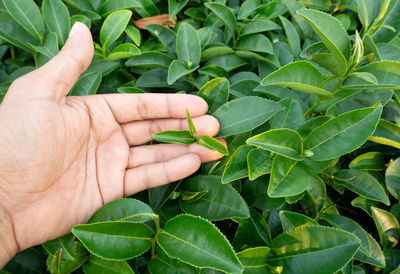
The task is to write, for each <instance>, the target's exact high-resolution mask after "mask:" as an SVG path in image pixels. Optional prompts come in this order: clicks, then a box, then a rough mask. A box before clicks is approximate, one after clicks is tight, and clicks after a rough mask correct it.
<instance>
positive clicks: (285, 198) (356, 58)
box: [0, 0, 400, 273]
mask: <svg viewBox="0 0 400 274" xmlns="http://www.w3.org/2000/svg"><path fill="white" fill-rule="evenodd" d="M160 14H163V15H161V16H157V15H160ZM166 14H167V15H166ZM168 14H169V15H168ZM154 16H156V17H154ZM143 18H145V19H143ZM76 21H80V22H83V23H85V24H87V25H88V26H89V27H90V28H91V31H92V34H93V36H94V40H95V44H94V46H95V56H94V60H93V62H92V64H91V66H90V68H89V69H88V70H87V71H86V72H85V74H84V75H82V76H81V77H80V79H79V80H78V82H77V83H76V85H75V86H74V88H72V90H71V92H70V95H75V96H79V95H89V94H95V93H98V94H100V93H142V92H182V93H191V94H197V95H198V96H201V97H202V98H204V99H205V100H206V101H207V103H208V104H209V113H210V114H212V115H214V116H215V117H216V118H217V119H218V120H219V121H220V124H221V131H220V133H219V137H224V138H225V139H226V141H227V143H228V148H229V155H228V156H226V157H224V158H223V159H222V160H220V161H218V162H214V163H210V164H204V165H203V166H202V168H201V171H199V172H198V173H197V174H195V175H194V176H191V177H190V178H187V179H185V180H183V181H180V182H174V183H171V184H170V185H166V186H162V187H158V188H155V189H150V190H148V191H145V192H142V193H138V194H137V195H135V196H134V197H131V198H125V199H119V200H116V201H113V202H111V203H108V204H106V205H104V206H103V207H102V208H101V209H100V210H99V211H98V212H97V213H96V214H95V215H94V216H93V217H92V218H91V219H90V220H89V223H88V224H81V225H77V226H75V227H74V228H73V229H72V233H70V234H68V235H65V236H63V237H61V238H59V239H56V240H53V241H50V242H47V243H45V244H43V246H42V247H35V248H31V249H28V250H26V251H23V252H21V253H19V254H18V255H16V256H15V257H14V259H13V260H12V261H11V262H9V264H8V265H7V266H6V267H5V268H4V269H3V270H2V272H5V273H9V272H10V273H32V272H44V271H46V269H47V270H48V271H50V272H52V273H69V272H74V271H76V273H81V272H82V271H83V272H85V273H133V272H135V273H146V272H150V273H221V272H225V273H336V272H338V273H369V272H380V273H400V267H399V264H400V250H399V249H398V241H399V237H400V226H399V219H400V204H399V201H398V199H399V197H400V158H399V156H400V153H399V149H400V99H399V96H400V92H399V90H400V38H399V31H400V0H381V1H379V0H337V1H333V2H331V0H300V1H295V0H246V1H239V0H229V1H226V0H214V1H209V0H191V1H189V0H169V1H166V0H155V1H151V0H104V1H102V0H64V1H63V2H62V1H61V0H43V1H40V0H37V1H33V0H2V1H0V26H1V27H0V38H1V40H0V43H1V46H0V57H1V65H0V82H1V85H0V92H1V94H2V96H4V94H5V93H6V91H7V88H8V86H9V85H10V83H11V82H12V81H13V80H14V79H16V78H17V77H19V76H21V75H23V74H25V73H27V72H29V71H32V70H33V69H35V68H37V67H39V66H41V65H43V64H44V63H46V62H47V61H48V60H49V59H50V58H52V57H53V56H54V55H56V54H57V52H58V51H59V49H60V48H61V47H62V46H63V44H64V42H65V40H66V38H67V36H68V32H69V29H70V26H71V25H72V23H73V22H76ZM157 23H161V24H157ZM175 24H176V26H175ZM189 118H190V117H189ZM189 120H190V119H189ZM189 122H190V121H189ZM194 131H195V129H194V128H191V131H190V132H189V131H187V132H186V131H184V132H163V133H159V134H157V135H155V136H154V137H155V138H156V139H157V140H160V141H167V142H178V143H192V142H193V141H196V140H197V141H198V142H201V140H199V139H198V138H197V137H196V138H197V139H195V138H194V137H193V136H195V134H193V133H194ZM203 145H205V146H206V147H209V148H210V149H219V150H220V151H222V152H223V153H225V154H228V152H227V151H224V148H221V146H220V145H219V143H217V142H215V141H214V140H212V139H207V138H205V139H204V140H203ZM44 225H45V224H44Z"/></svg>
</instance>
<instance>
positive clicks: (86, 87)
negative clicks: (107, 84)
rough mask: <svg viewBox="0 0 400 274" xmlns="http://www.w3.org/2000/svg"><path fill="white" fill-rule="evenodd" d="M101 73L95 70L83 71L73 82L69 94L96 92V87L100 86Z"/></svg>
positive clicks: (77, 94) (79, 94)
mask: <svg viewBox="0 0 400 274" xmlns="http://www.w3.org/2000/svg"><path fill="white" fill-rule="evenodd" d="M101 79H102V74H101V73H100V72H97V71H93V72H89V73H85V74H84V75H82V76H81V77H80V78H79V79H78V81H77V82H76V83H75V85H74V86H73V88H72V89H71V91H70V92H69V95H70V96H83V95H90V94H96V92H97V89H98V88H99V86H100V83H101Z"/></svg>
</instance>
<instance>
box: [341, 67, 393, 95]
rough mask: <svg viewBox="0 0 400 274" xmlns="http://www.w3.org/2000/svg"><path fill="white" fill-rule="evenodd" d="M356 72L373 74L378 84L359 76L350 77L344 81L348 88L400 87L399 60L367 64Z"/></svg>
mask: <svg viewBox="0 0 400 274" xmlns="http://www.w3.org/2000/svg"><path fill="white" fill-rule="evenodd" d="M355 72H363V73H370V74H372V75H373V76H374V77H375V78H376V80H377V82H378V83H377V84H376V83H373V82H371V81H366V80H364V79H361V78H359V77H350V78H348V79H347V80H346V81H345V82H344V83H343V86H344V87H346V88H356V89H359V88H361V89H364V88H368V89H391V88H400V62H397V61H380V62H375V63H371V64H368V65H365V66H363V67H361V68H359V69H357V70H355Z"/></svg>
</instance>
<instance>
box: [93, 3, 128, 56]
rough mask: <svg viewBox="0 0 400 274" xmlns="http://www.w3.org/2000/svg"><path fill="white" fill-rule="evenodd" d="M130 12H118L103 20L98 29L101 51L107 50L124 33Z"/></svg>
mask: <svg viewBox="0 0 400 274" xmlns="http://www.w3.org/2000/svg"><path fill="white" fill-rule="evenodd" d="M131 17H132V12H131V11H129V10H119V11H115V12H113V13H111V14H110V15H108V16H107V18H106V20H104V22H103V25H102V26H101V29H100V42H101V45H102V46H103V49H108V48H109V47H110V46H111V44H112V43H114V42H115V41H116V40H117V39H118V38H119V37H120V36H121V34H122V33H123V32H124V30H125V28H126V26H127V25H128V23H129V20H130V19H131Z"/></svg>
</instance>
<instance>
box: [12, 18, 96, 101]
mask: <svg viewBox="0 0 400 274" xmlns="http://www.w3.org/2000/svg"><path fill="white" fill-rule="evenodd" d="M93 50H94V49H93V40H92V35H91V33H90V30H89V29H88V28H87V27H86V25H85V24H82V23H79V22H78V23H75V24H74V26H73V27H72V29H71V32H70V36H69V38H68V40H67V42H66V43H65V46H64V47H63V49H62V50H61V51H60V52H59V53H58V54H57V55H56V56H55V57H54V58H53V59H51V60H50V61H49V62H47V63H46V64H45V65H44V66H42V67H40V68H39V69H37V70H35V71H33V72H31V73H29V74H27V75H25V76H23V77H21V78H20V79H18V80H16V82H18V83H19V84H21V85H22V86H21V87H18V88H15V91H16V92H23V93H24V94H25V93H30V94H33V95H34V96H36V98H37V97H38V96H39V97H45V98H49V99H52V100H55V101H59V100H60V99H61V98H63V96H65V95H66V94H68V92H69V91H70V89H71V88H72V86H73V85H74V84H75V82H76V81H77V80H78V78H79V76H80V75H81V74H82V73H83V72H85V70H86V69H87V68H88V67H89V65H90V63H91V61H92V57H93ZM33 91H34V92H33ZM28 96H29V95H28Z"/></svg>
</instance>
